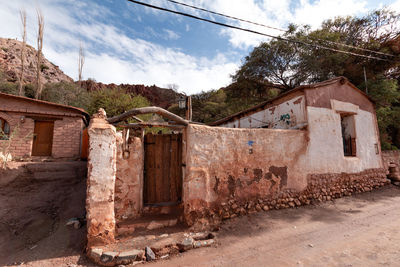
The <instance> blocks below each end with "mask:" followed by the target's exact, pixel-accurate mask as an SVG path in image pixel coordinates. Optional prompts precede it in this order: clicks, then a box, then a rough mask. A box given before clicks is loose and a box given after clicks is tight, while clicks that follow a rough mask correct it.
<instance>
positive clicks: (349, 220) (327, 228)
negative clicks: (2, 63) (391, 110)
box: [0, 186, 400, 267]
mask: <svg viewBox="0 0 400 267" xmlns="http://www.w3.org/2000/svg"><path fill="white" fill-rule="evenodd" d="M79 195H82V194H79ZM77 200H79V201H80V202H82V200H81V199H79V198H77ZM74 204H75V203H74ZM72 213H74V212H73V211H71V210H70V209H68V214H67V215H68V216H71V215H72ZM68 216H66V215H65V214H63V212H61V213H60V218H61V219H60V224H59V226H58V227H57V229H54V230H53V231H54V233H53V234H51V235H50V236H47V237H45V238H43V239H42V240H40V241H38V242H37V243H36V247H34V248H33V249H32V247H31V244H29V246H28V247H27V246H25V247H21V248H18V249H17V250H16V251H14V252H11V251H10V253H11V255H10V254H8V255H6V254H5V253H0V254H2V259H1V260H2V264H4V265H8V266H20V265H19V263H21V262H24V263H23V264H22V265H21V266H71V267H72V266H74V267H75V266H93V265H92V264H91V263H90V262H89V261H88V260H87V259H86V257H85V256H84V255H83V254H82V249H83V244H82V241H79V240H78V238H77V237H78V236H77V235H78V233H77V232H74V231H73V230H68V229H65V227H64V226H63V224H62V223H61V222H62V221H63V220H65V219H66V218H68ZM2 234H3V233H0V235H2ZM79 235H80V236H81V237H82V236H84V232H80V234H79ZM14 238H15V237H14ZM73 240H74V241H73ZM3 241H5V239H4V238H3ZM9 242H11V241H9ZM11 243H12V242H11ZM6 246H7V245H6V244H3V246H2V249H4V248H5V247H6ZM3 252H4V251H3ZM7 258H8V260H6V259H7ZM14 262H17V263H18V264H14ZM2 264H0V265H2ZM381 265H383V266H400V187H395V186H386V187H385V188H382V189H379V190H375V191H374V192H371V193H363V194H359V195H355V196H351V197H346V198H342V199H338V200H335V201H332V202H326V203H323V204H320V205H315V206H307V207H301V208H297V209H287V210H274V211H268V212H261V213H256V214H252V215H249V216H245V217H241V218H236V219H233V220H229V221H227V222H226V223H224V224H223V225H222V227H221V230H220V231H219V233H218V244H217V245H216V246H214V247H209V248H202V249H198V250H192V251H189V252H186V253H183V254H180V255H179V256H176V257H173V258H171V259H169V260H163V261H158V262H154V263H149V264H145V266H149V267H150V266H163V267H164V266H381ZM139 266H142V265H139Z"/></svg>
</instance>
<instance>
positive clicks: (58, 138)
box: [52, 117, 83, 158]
mask: <svg viewBox="0 0 400 267" xmlns="http://www.w3.org/2000/svg"><path fill="white" fill-rule="evenodd" d="M82 128H83V121H82V119H81V118H79V117H64V118H63V119H62V120H56V121H55V122H54V135H53V150H52V156H53V157H55V158H70V157H79V156H80V146H81V139H82V137H81V134H82Z"/></svg>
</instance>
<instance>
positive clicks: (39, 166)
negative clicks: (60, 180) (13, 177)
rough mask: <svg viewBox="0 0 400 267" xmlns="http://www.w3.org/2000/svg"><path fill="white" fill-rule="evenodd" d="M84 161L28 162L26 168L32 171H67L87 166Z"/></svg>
mask: <svg viewBox="0 0 400 267" xmlns="http://www.w3.org/2000/svg"><path fill="white" fill-rule="evenodd" d="M86 165H87V163H86V162H84V161H66V162H27V163H26V164H25V166H26V168H27V169H28V170H29V171H31V172H47V171H67V170H75V169H82V168H86Z"/></svg>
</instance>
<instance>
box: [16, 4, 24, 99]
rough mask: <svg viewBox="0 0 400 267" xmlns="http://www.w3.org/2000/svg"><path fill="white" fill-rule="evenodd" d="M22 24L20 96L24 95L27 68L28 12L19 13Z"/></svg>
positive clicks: (21, 11) (22, 10)
mask: <svg viewBox="0 0 400 267" xmlns="http://www.w3.org/2000/svg"><path fill="white" fill-rule="evenodd" d="M19 15H20V17H21V23H22V47H21V73H20V75H19V79H18V80H19V81H18V89H19V90H18V91H19V95H20V96H22V95H24V91H23V83H24V68H25V47H26V11H25V9H21V10H20V11H19Z"/></svg>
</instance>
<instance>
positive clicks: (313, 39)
mask: <svg viewBox="0 0 400 267" xmlns="http://www.w3.org/2000/svg"><path fill="white" fill-rule="evenodd" d="M165 1H167V2H170V3H174V4H177V5H181V6H185V7H189V8H192V9H195V10H200V11H204V12H207V13H210V14H214V15H218V16H221V17H226V18H229V19H233V20H237V21H242V22H246V23H250V24H253V25H257V26H261V27H264V28H268V29H273V30H277V31H281V32H287V30H284V29H280V28H277V27H273V26H269V25H266V24H262V23H258V22H253V21H250V20H246V19H241V18H238V17H234V16H230V15H226V14H223V13H219V12H215V11H212V10H208V9H205V8H201V7H197V6H193V5H189V4H186V3H183V2H179V1H175V0H165ZM308 39H310V40H312V41H323V42H326V43H329V44H334V45H340V46H343V47H348V48H352V49H358V50H361V51H365V52H370V53H374V54H378V55H383V56H390V57H397V56H396V55H392V54H388V53H384V52H380V51H374V50H370V49H366V48H362V47H358V46H353V45H348V44H343V43H339V42H334V41H330V40H325V39H320V38H310V37H308Z"/></svg>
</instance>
